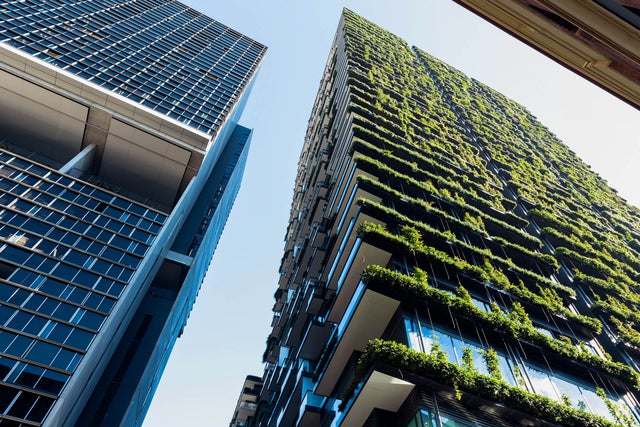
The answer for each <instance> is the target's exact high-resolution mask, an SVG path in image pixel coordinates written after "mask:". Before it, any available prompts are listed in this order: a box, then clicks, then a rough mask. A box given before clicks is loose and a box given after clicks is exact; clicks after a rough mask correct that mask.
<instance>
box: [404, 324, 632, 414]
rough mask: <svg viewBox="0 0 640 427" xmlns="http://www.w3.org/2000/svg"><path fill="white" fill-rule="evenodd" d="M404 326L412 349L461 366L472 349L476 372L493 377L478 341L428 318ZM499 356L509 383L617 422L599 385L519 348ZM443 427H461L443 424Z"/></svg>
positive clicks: (619, 399)
mask: <svg viewBox="0 0 640 427" xmlns="http://www.w3.org/2000/svg"><path fill="white" fill-rule="evenodd" d="M404 325H405V328H406V331H407V340H408V343H409V347H410V348H412V349H414V350H418V351H421V352H423V353H433V352H434V351H439V350H442V351H444V352H445V353H446V355H447V358H448V360H449V361H450V362H453V363H456V364H458V365H460V366H462V365H463V364H464V361H463V353H464V351H465V349H469V350H471V354H472V355H473V356H472V358H473V367H474V369H476V370H477V371H478V372H480V373H482V374H484V375H487V376H488V375H490V373H489V370H488V369H487V363H486V361H485V357H484V355H483V354H484V352H486V351H487V350H488V349H489V347H488V346H486V345H485V346H482V345H480V344H479V343H478V342H477V341H476V340H472V339H469V338H467V337H463V336H462V335H461V334H460V333H456V332H454V331H451V330H447V329H444V328H439V327H437V326H433V325H431V324H430V323H429V321H428V319H425V318H413V319H410V318H405V319H404ZM469 350H467V351H469ZM494 350H496V349H494ZM496 352H497V357H498V365H499V368H500V373H501V375H502V378H503V379H504V380H505V381H506V382H507V383H509V384H511V385H513V386H522V387H526V389H528V390H529V391H531V392H533V393H537V394H541V395H543V396H547V397H550V398H551V399H553V400H556V401H558V402H566V403H568V404H570V406H573V407H574V408H577V409H581V410H585V411H589V412H591V413H593V414H596V415H600V416H601V417H603V418H606V419H608V420H610V421H615V420H614V418H613V416H612V414H611V412H610V410H609V408H608V407H607V404H606V402H605V400H604V398H603V397H602V396H600V395H598V393H597V392H596V387H595V385H593V384H587V383H585V382H584V381H581V380H579V379H577V378H571V377H569V376H567V375H566V374H564V375H563V374H560V373H558V372H554V371H553V370H552V369H551V368H550V367H549V366H541V365H540V364H539V363H535V362H532V361H531V360H528V359H527V358H526V357H524V356H522V354H521V352H520V351H519V350H518V349H517V348H512V347H509V348H505V349H499V350H496ZM606 398H607V399H609V401H611V402H617V403H618V405H620V406H621V407H622V408H624V410H625V411H629V412H630V411H631V407H629V406H628V405H627V404H626V403H625V401H624V399H623V398H622V397H620V396H617V395H614V394H608V395H607V396H606ZM635 416H637V415H635ZM443 425H457V424H445V423H443Z"/></svg>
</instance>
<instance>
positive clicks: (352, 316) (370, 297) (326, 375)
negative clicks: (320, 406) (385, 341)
mask: <svg viewBox="0 0 640 427" xmlns="http://www.w3.org/2000/svg"><path fill="white" fill-rule="evenodd" d="M358 274H359V273H358ZM399 306H400V302H399V301H397V300H395V299H393V298H389V297H387V296H385V295H382V294H380V293H378V292H374V291H372V290H370V289H367V287H366V286H365V285H364V284H363V283H362V282H360V283H359V285H358V287H357V289H356V291H355V294H354V295H353V298H352V299H351V302H350V304H349V306H348V307H347V309H346V313H345V315H344V317H343V319H342V322H340V324H339V325H338V328H337V329H336V332H335V333H336V336H337V337H338V338H337V340H338V341H337V344H336V346H335V349H334V350H333V352H332V353H331V354H330V355H329V360H328V362H327V365H326V367H325V369H324V371H323V372H322V375H321V376H320V378H319V380H318V385H317V386H316V389H315V393H316V394H319V395H322V396H330V395H331V394H332V393H333V389H334V388H335V386H336V384H337V382H338V380H339V379H340V377H341V376H342V373H343V371H344V369H345V367H346V365H347V363H348V361H349V359H350V358H351V356H352V354H353V352H354V351H364V350H365V347H366V345H367V343H368V342H369V341H370V340H372V339H374V338H379V337H381V336H382V333H383V332H384V330H385V329H386V328H387V326H388V325H389V322H390V321H391V318H392V317H393V315H394V314H395V312H396V310H397V309H398V307H399Z"/></svg>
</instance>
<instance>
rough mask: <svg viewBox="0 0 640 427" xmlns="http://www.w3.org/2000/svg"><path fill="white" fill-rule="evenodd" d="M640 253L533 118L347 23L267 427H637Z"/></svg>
mask: <svg viewBox="0 0 640 427" xmlns="http://www.w3.org/2000/svg"><path fill="white" fill-rule="evenodd" d="M639 242H640V212H639V211H638V210H637V209H636V208H634V207H632V206H629V205H628V204H627V203H626V202H625V201H624V200H623V199H621V198H620V197H619V196H617V195H616V193H615V192H614V191H613V190H612V189H611V188H609V187H608V186H607V184H606V182H605V181H604V180H603V179H601V178H600V177H598V176H597V175H596V174H595V173H593V172H592V171H590V169H589V167H588V166H587V165H586V164H584V163H583V162H582V161H580V160H579V159H578V158H577V157H576V156H575V154H574V153H572V152H571V151H570V150H569V149H568V148H567V147H566V146H564V145H563V144H562V143H561V142H560V141H559V140H558V139H557V138H556V137H555V136H554V135H553V134H552V133H550V132H549V131H548V130H547V129H546V128H545V127H544V126H543V125H541V124H540V123H539V122H538V121H537V120H536V119H535V117H533V116H532V115H531V114H530V113H529V112H528V111H527V110H526V109H524V108H523V107H522V106H520V105H518V104H516V103H515V102H513V101H511V100H509V99H507V98H505V97H504V96H503V95H501V94H499V93H497V92H496V91H494V90H492V89H490V88H488V87H486V86H484V85H483V84H481V83H479V82H477V81H475V80H473V79H471V78H469V77H467V76H465V75H464V74H462V73H460V72H459V71H457V70H455V69H453V68H452V67H450V66H448V65H446V64H444V63H442V62H441V61H439V60H437V59H435V58H433V57H431V56H429V55H428V54H426V53H425V52H423V51H421V50H419V49H417V48H411V47H409V46H408V45H407V44H406V43H405V42H404V41H403V40H401V39H399V38H398V37H396V36H394V35H393V34H390V33H388V32H386V31H384V30H382V29H381V28H379V27H377V26H375V25H373V24H372V23H370V22H368V21H366V20H364V19H362V18H361V17H359V16H357V15H355V14H354V13H352V12H349V11H345V12H344V14H343V17H342V20H341V22H340V25H339V29H338V32H337V35H336V38H335V42H334V44H333V47H332V49H331V52H330V55H329V60H328V64H327V67H326V70H325V73H324V76H323V79H322V82H321V86H320V90H319V92H318V96H317V99H316V102H315V105H314V108H313V113H312V116H311V120H310V122H309V128H308V131H307V135H306V141H305V144H304V148H303V151H302V154H301V157H300V163H299V169H298V175H297V179H296V185H295V190H294V198H293V203H292V208H291V219H290V223H289V227H288V229H287V234H286V246H285V253H284V256H283V258H282V264H281V267H280V273H281V278H280V282H279V284H278V289H277V291H276V292H275V306H274V313H275V316H274V320H273V330H272V332H271V334H270V336H269V338H268V341H267V348H266V351H265V353H264V360H265V362H266V369H265V372H264V375H263V378H262V379H263V385H262V391H261V395H260V399H259V400H258V406H257V410H256V412H255V415H254V417H253V421H252V422H253V423H254V424H255V425H259V426H276V425H278V426H363V425H365V426H402V427H406V426H429V427H440V426H456V427H461V426H514V425H523V426H524V425H526V426H549V425H573V426H587V425H590V426H607V425H614V424H615V425H635V424H633V423H636V422H637V419H638V413H639V411H638V409H639V406H638V400H637V398H638V392H637V390H638V389H637V387H638V384H640V382H639V376H638V371H637V366H638V365H637V361H638V360H640V333H639V332H638V331H639V330H640V329H639V327H638V325H637V323H638V322H639V321H640V317H639V316H638V314H637V313H638V310H637V307H638V303H640V295H639V294H638V286H639V284H640V243H639ZM243 422H244V421H243ZM235 425H238V424H235Z"/></svg>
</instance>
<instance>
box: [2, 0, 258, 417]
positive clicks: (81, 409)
mask: <svg viewBox="0 0 640 427" xmlns="http://www.w3.org/2000/svg"><path fill="white" fill-rule="evenodd" d="M0 22H1V23H2V24H1V25H0V42H1V43H0V425H2V426H4V425H7V426H41V425H43V426H74V425H77V426H110V427H111V426H118V425H122V426H132V425H139V424H141V423H142V419H143V418H144V415H145V413H146V410H147V408H148V406H149V403H150V401H151V398H152V396H153V392H154V390H155V388H156V386H157V383H158V380H159V377H160V375H161V373H162V370H163V368H164V366H165V364H166V361H167V358H168V356H169V353H170V351H171V348H172V346H173V344H174V342H175V340H176V339H177V337H178V336H179V335H180V333H181V332H182V329H183V327H184V326H185V323H186V321H187V318H188V316H189V312H190V310H191V307H192V305H193V303H194V301H195V298H196V295H197V293H198V290H199V287H200V285H201V283H202V280H203V277H204V274H205V272H206V270H207V267H208V265H209V261H210V259H211V256H212V254H213V251H214V249H215V247H216V245H217V243H218V239H219V237H220V234H221V232H222V228H223V226H224V223H225V221H226V218H227V216H228V214H229V212H230V210H231V206H232V204H233V201H234V198H235V195H236V194H237V191H238V189H239V186H240V181H241V178H242V173H243V170H244V165H245V162H246V158H247V152H248V147H249V143H250V139H251V130H250V129H247V128H244V127H242V126H240V125H238V119H239V117H240V115H241V113H242V110H243V107H244V103H245V101H246V98H247V95H248V93H249V92H250V89H251V86H252V82H253V79H254V77H255V75H256V72H257V69H258V67H259V65H260V63H261V61H262V58H263V56H264V54H265V51H266V48H265V47H264V46H263V45H261V44H260V43H258V42H256V41H253V40H251V39H250V38H248V37H245V36H243V35H242V34H240V33H238V32H236V31H234V30H233V29H231V28H228V27H226V26H224V25H222V24H220V23H218V22H216V21H214V20H213V19H211V18H209V17H207V16H205V15H202V14H201V13H199V12H197V11H195V10H193V9H191V8H189V7H187V6H185V5H183V4H181V3H179V2H177V1H163V0H144V1H64V2H63V1H30V2H22V1H16V2H4V3H3V4H2V5H1V6H0Z"/></svg>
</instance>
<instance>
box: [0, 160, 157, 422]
mask: <svg viewBox="0 0 640 427" xmlns="http://www.w3.org/2000/svg"><path fill="white" fill-rule="evenodd" d="M166 218H167V217H166V215H165V214H162V213H159V212H157V211H155V210H153V209H150V208H148V207H146V206H144V205H141V204H138V203H136V202H132V201H130V200H127V199H124V198H122V197H120V196H117V195H114V194H110V193H107V192H106V191H104V190H102V189H99V188H97V187H95V186H92V185H90V184H86V183H83V182H80V181H78V180H75V179H73V178H71V177H69V176H66V175H63V174H60V173H57V172H55V171H53V170H50V169H48V168H46V167H43V166H42V165H39V164H36V163H34V162H32V161H30V160H27V159H24V158H21V157H18V156H16V155H15V154H12V153H10V152H7V151H3V150H0V415H2V416H3V417H4V416H6V417H13V418H15V419H16V420H18V419H20V420H21V422H23V421H22V420H27V421H30V422H33V424H29V423H27V424H25V425H38V423H40V422H41V421H42V419H44V416H45V415H46V413H47V411H48V410H49V408H50V407H51V405H53V403H54V401H55V398H56V397H57V396H58V395H59V393H60V392H61V390H62V388H63V386H64V384H65V383H66V381H67V380H68V378H69V377H70V376H71V374H72V373H73V372H74V370H75V369H76V367H77V366H78V364H79V363H80V360H81V359H82V356H83V355H84V354H85V352H86V351H87V350H88V349H89V346H90V344H91V341H92V340H93V337H94V336H95V334H96V333H97V332H98V331H99V330H100V327H101V326H102V324H103V322H104V320H105V319H106V317H107V315H108V314H109V313H110V312H111V310H112V309H113V307H114V305H115V303H116V301H117V299H118V298H119V296H120V295H121V293H122V291H123V290H124V287H125V286H126V285H127V283H128V282H129V280H130V279H131V277H132V275H133V273H134V271H135V269H136V268H137V267H138V265H139V264H140V261H141V260H142V257H143V255H144V254H145V252H146V251H147V249H148V248H149V246H150V245H151V243H152V242H153V240H154V238H155V236H156V235H157V233H158V231H159V230H160V229H161V227H162V224H163V223H164V221H165V220H166ZM3 422H4V421H3Z"/></svg>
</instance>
